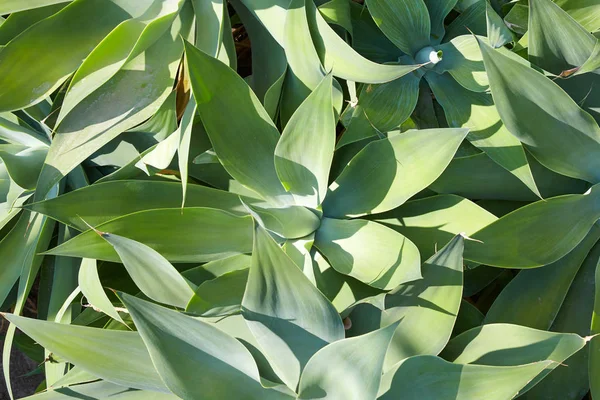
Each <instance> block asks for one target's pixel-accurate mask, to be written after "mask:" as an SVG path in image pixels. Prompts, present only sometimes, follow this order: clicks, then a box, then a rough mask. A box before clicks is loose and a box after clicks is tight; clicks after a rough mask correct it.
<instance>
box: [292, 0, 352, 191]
mask: <svg viewBox="0 0 600 400" xmlns="http://www.w3.org/2000/svg"><path fill="white" fill-rule="evenodd" d="M305 3H306V1H305V0H292V1H291V2H290V4H289V7H288V11H287V13H286V14H287V16H286V20H285V28H284V37H283V39H284V41H283V48H284V50H285V56H286V59H287V62H288V70H287V75H286V77H285V82H284V87H283V93H282V99H281V110H280V116H281V121H282V125H287V122H288V120H289V119H290V118H291V117H292V114H293V113H294V112H295V111H296V109H297V108H298V107H299V106H300V104H301V103H303V102H304V101H305V100H306V98H307V97H308V95H309V94H310V93H311V91H313V90H315V88H316V87H317V86H319V84H320V83H321V81H322V80H323V78H324V76H325V70H324V69H323V66H322V65H321V60H320V59H319V55H318V54H317V50H316V49H315V46H314V44H313V42H312V40H311V36H310V28H309V26H308V20H307V15H306V8H305ZM329 89H330V91H331V90H332V87H330V88H329ZM335 92H336V93H335V94H336V101H335V102H334V103H335V106H336V108H337V109H338V110H339V109H341V102H342V96H341V93H340V92H339V91H338V90H337V89H336V90H335ZM286 189H287V188H286Z"/></svg>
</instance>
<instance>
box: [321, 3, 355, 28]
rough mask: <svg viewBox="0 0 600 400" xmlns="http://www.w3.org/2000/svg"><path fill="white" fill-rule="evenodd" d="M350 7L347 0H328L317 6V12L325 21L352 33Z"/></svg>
mask: <svg viewBox="0 0 600 400" xmlns="http://www.w3.org/2000/svg"><path fill="white" fill-rule="evenodd" d="M350 9H351V5H350V2H349V1H348V0H330V1H328V2H326V3H323V4H321V5H320V6H319V12H320V13H321V15H322V16H323V18H325V20H326V21H327V22H329V23H330V24H336V25H339V26H341V27H342V28H344V29H345V30H347V31H348V33H349V34H350V35H352V33H353V28H352V17H351V16H350Z"/></svg>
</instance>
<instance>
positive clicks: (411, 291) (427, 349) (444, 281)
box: [350, 235, 464, 370]
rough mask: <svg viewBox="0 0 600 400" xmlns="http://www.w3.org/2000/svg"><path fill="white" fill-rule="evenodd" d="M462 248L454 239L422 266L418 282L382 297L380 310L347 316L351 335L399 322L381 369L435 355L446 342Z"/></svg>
mask: <svg viewBox="0 0 600 400" xmlns="http://www.w3.org/2000/svg"><path fill="white" fill-rule="evenodd" d="M463 246H464V245H463V238H462V236H460V235H458V236H456V237H455V238H454V239H453V240H452V241H451V242H450V243H448V244H447V245H446V246H445V247H444V248H443V249H441V250H440V251H439V252H437V253H436V254H435V255H433V256H432V257H431V258H430V259H429V260H427V261H426V262H425V263H424V264H423V267H422V273H423V278H422V279H419V280H416V281H415V282H411V283H406V284H403V285H400V286H399V287H397V288H396V289H394V290H393V291H392V292H391V294H389V295H387V296H386V299H385V310H384V311H375V309H373V307H370V306H368V307H364V306H359V307H357V308H356V309H355V310H354V312H353V313H352V314H350V318H351V320H352V322H353V323H352V326H353V328H352V329H351V330H350V332H351V333H352V334H353V335H355V334H361V333H364V332H365V331H369V330H371V329H372V327H373V325H375V326H376V327H377V328H379V327H380V326H386V325H388V324H390V323H392V322H395V321H400V325H399V326H398V329H396V333H395V334H394V338H393V339H392V343H391V344H390V347H389V349H388V353H387V356H386V359H385V364H384V370H388V369H390V368H391V367H392V366H393V365H395V364H396V363H398V362H399V361H401V360H403V359H405V358H407V357H411V356H415V355H423V354H431V355H437V354H439V352H440V351H441V350H442V349H443V348H444V346H445V345H446V343H448V340H449V339H450V335H451V334H452V329H453V327H454V323H455V321H456V316H457V314H458V310H459V307H460V303H461V297H462V282H463V274H462V269H463V265H462V251H463ZM431 327H435V329H431Z"/></svg>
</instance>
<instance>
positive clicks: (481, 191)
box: [429, 152, 589, 201]
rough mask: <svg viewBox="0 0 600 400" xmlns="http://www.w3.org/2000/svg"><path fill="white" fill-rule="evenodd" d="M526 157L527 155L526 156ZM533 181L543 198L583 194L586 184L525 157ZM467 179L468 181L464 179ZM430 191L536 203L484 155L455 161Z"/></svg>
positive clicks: (528, 190) (521, 183) (513, 177)
mask: <svg viewBox="0 0 600 400" xmlns="http://www.w3.org/2000/svg"><path fill="white" fill-rule="evenodd" d="M526 154H527V153H526ZM527 161H528V162H529V166H530V168H531V171H532V172H533V176H534V181H535V183H536V186H537V187H538V189H539V190H540V193H541V194H542V196H543V197H544V198H546V197H552V196H558V195H561V194H567V193H583V192H585V191H586V190H587V189H588V188H589V184H588V183H587V182H584V181H580V180H577V179H572V178H567V177H566V176H564V175H559V174H557V173H555V172H553V171H550V170H549V169H547V168H545V167H543V166H542V165H540V163H538V162H537V161H536V160H535V158H533V157H532V156H531V155H530V154H527ZM465 176H468V177H469V179H465ZM429 188H430V189H431V190H434V191H435V192H438V193H453V194H457V195H460V196H463V197H467V198H472V199H489V200H511V201H536V200H538V199H539V198H538V197H537V196H536V195H535V194H533V192H532V191H531V190H530V189H528V188H527V186H525V184H523V182H521V181H519V180H518V179H517V178H516V177H515V176H514V175H512V174H511V173H509V172H508V171H507V170H505V169H504V168H502V167H500V165H498V164H497V163H495V162H494V161H492V160H491V159H490V158H489V157H488V156H487V154H485V153H483V152H482V153H479V154H475V155H469V156H461V157H456V158H454V159H453V160H452V161H451V162H450V165H448V168H446V170H445V171H444V172H443V173H442V175H440V177H439V178H438V179H437V180H436V181H435V182H433V183H432V184H431V185H430V186H429Z"/></svg>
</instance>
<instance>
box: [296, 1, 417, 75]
mask: <svg viewBox="0 0 600 400" xmlns="http://www.w3.org/2000/svg"><path fill="white" fill-rule="evenodd" d="M306 8H307V13H308V23H309V25H310V31H311V34H312V38H313V42H314V43H315V47H316V48H317V52H318V53H319V55H320V57H321V62H322V63H323V66H324V67H325V70H326V71H331V72H332V74H333V76H336V77H339V78H342V79H345V80H349V81H353V82H364V83H385V82H389V81H392V80H394V79H398V78H401V77H403V76H404V75H406V74H408V73H410V72H412V71H414V70H416V69H418V68H419V67H420V65H385V64H377V63H374V62H372V61H369V60H367V59H366V58H364V57H363V56H361V55H360V54H359V53H357V52H356V51H355V50H354V49H353V48H352V47H350V45H348V43H346V42H345V41H344V40H343V39H342V38H340V37H339V36H338V34H337V33H336V32H335V31H334V30H333V29H332V28H331V27H330V26H329V25H328V24H327V22H325V19H323V17H322V16H321V14H320V13H319V11H318V9H317V7H316V6H315V5H314V3H313V2H312V1H308V2H307V3H306ZM398 55H400V54H398Z"/></svg>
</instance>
